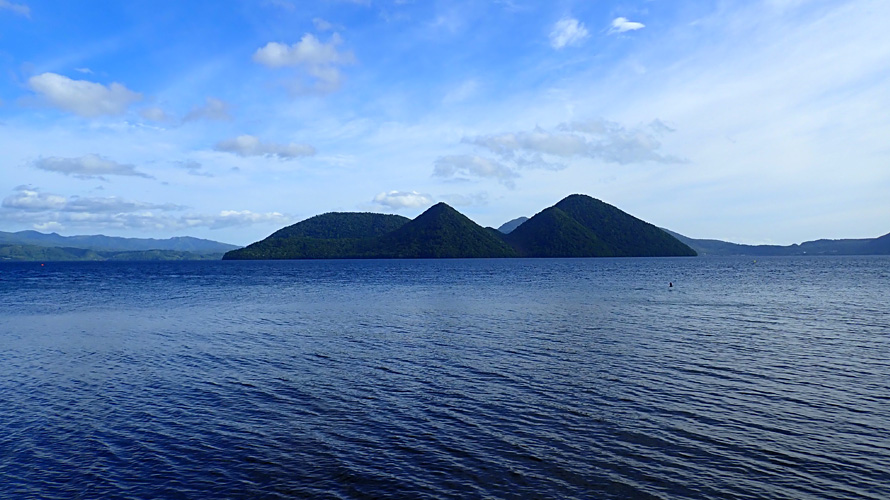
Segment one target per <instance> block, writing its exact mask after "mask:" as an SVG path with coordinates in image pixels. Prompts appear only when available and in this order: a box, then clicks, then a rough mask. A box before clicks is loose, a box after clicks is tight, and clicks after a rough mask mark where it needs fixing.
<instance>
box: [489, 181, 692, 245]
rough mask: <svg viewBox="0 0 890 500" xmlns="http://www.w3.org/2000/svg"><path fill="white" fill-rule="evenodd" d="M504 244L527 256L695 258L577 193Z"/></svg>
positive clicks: (627, 216) (662, 234)
mask: <svg viewBox="0 0 890 500" xmlns="http://www.w3.org/2000/svg"><path fill="white" fill-rule="evenodd" d="M536 219H537V220H536ZM505 240H506V241H507V242H508V243H510V244H511V245H512V246H513V247H514V248H516V249H517V250H518V251H519V253H520V254H521V255H523V256H526V257H665V256H694V255H696V253H695V251H694V250H693V249H691V248H689V247H688V246H687V245H685V244H683V243H682V242H680V241H679V240H677V239H676V238H674V237H673V236H671V235H669V234H667V233H666V232H665V231H663V230H662V229H659V228H658V227H656V226H653V225H652V224H649V223H648V222H645V221H642V220H640V219H637V218H636V217H634V216H632V215H630V214H627V213H625V212H623V211H621V210H619V209H618V208H615V207H613V206H612V205H609V204H607V203H603V202H602V201H600V200H597V199H594V198H591V197H589V196H585V195H580V194H573V195H571V196H568V197H566V198H565V199H563V200H562V201H560V202H559V203H557V204H556V205H554V206H553V207H550V208H548V209H546V210H544V211H542V212H540V213H538V214H537V215H535V216H534V217H532V218H531V219H529V220H528V221H526V222H525V223H523V224H522V225H520V226H519V227H517V228H516V229H515V230H513V231H512V232H511V233H510V234H508V235H505Z"/></svg>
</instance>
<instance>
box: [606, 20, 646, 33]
mask: <svg viewBox="0 0 890 500" xmlns="http://www.w3.org/2000/svg"><path fill="white" fill-rule="evenodd" d="M645 27H646V25H645V24H643V23H637V22H634V21H629V20H628V19H627V18H626V17H616V18H615V19H614V20H613V21H612V28H611V29H609V33H624V32H626V31H635V30H639V29H643V28H645Z"/></svg>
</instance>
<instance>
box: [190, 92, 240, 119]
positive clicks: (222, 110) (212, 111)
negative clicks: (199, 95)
mask: <svg viewBox="0 0 890 500" xmlns="http://www.w3.org/2000/svg"><path fill="white" fill-rule="evenodd" d="M231 119H232V115H230V114H229V105H228V103H226V102H225V101H223V100H221V99H216V98H215V97H208V98H207V99H206V101H205V102H204V105H202V106H195V107H194V108H192V109H191V111H189V112H188V113H187V114H186V115H185V116H184V117H182V121H184V122H193V121H195V120H211V121H229V120H231Z"/></svg>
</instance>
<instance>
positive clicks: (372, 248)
mask: <svg viewBox="0 0 890 500" xmlns="http://www.w3.org/2000/svg"><path fill="white" fill-rule="evenodd" d="M513 256H515V252H513V250H512V249H511V248H510V247H509V246H508V245H507V244H506V243H504V242H503V241H501V240H500V239H499V238H498V237H496V236H494V235H493V234H492V233H491V232H490V231H488V230H486V229H485V228H482V227H481V226H479V225H477V224H476V223H474V222H473V221H471V220H470V219H468V218H466V216H464V215H463V214H461V213H460V212H458V211H456V210H454V209H453V208H451V207H450V206H448V205H446V204H444V203H439V204H437V205H434V206H433V207H431V208H430V209H428V210H427V211H426V212H424V213H422V214H420V215H419V216H417V218H415V219H414V220H410V219H407V218H405V217H401V216H398V215H384V214H372V213H349V212H346V213H342V212H341V213H329V214H324V215H319V216H316V217H313V218H310V219H307V220H305V221H302V222H298V223H297V224H294V225H292V226H289V227H286V228H284V229H281V230H279V231H276V232H275V233H273V234H272V235H270V236H269V237H268V238H266V239H264V240H262V241H258V242H256V243H253V244H251V245H248V246H246V247H244V248H242V249H240V250H233V251H230V252H228V253H226V254H225V256H224V257H223V259H226V260H235V259H399V258H401V259H405V258H421V259H423V258H454V257H513Z"/></svg>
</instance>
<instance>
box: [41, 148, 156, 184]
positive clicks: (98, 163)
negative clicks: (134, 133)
mask: <svg viewBox="0 0 890 500" xmlns="http://www.w3.org/2000/svg"><path fill="white" fill-rule="evenodd" d="M34 166H35V167H37V168H39V169H40V170H46V171H48V172H59V173H62V174H65V175H72V176H74V177H78V178H80V179H90V178H102V176H105V175H125V176H134V177H145V178H147V179H153V177H152V176H150V175H148V174H145V173H142V172H140V171H138V170H136V167H134V166H133V165H127V164H122V163H117V162H116V161H113V160H109V159H107V158H103V157H102V156H99V155H95V154H89V155H85V156H81V157H79V158H59V157H56V156H50V157H48V158H40V159H38V160H36V161H35V162H34Z"/></svg>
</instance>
